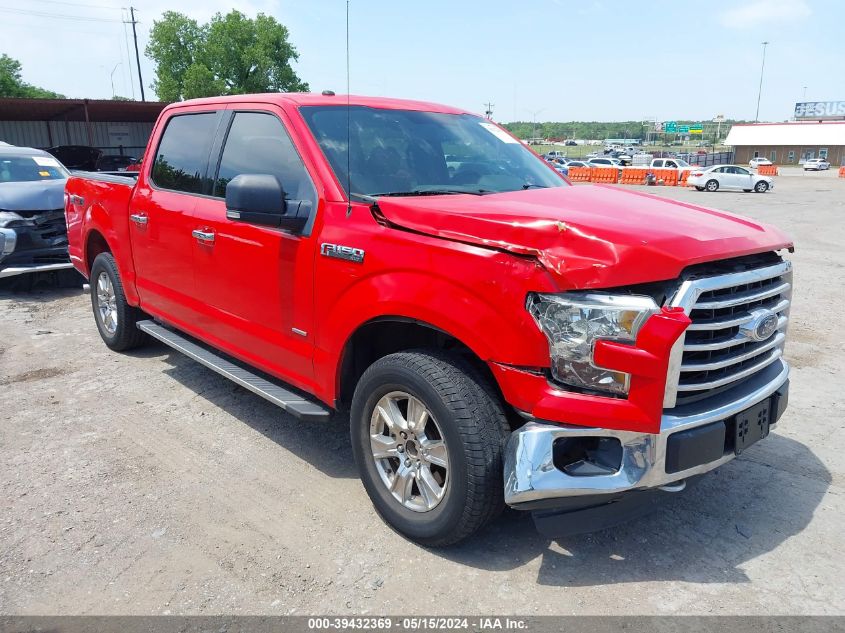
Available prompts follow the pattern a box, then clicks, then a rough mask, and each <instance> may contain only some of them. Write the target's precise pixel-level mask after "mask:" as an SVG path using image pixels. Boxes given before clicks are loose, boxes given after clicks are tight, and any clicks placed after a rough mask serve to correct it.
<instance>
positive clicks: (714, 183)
mask: <svg viewBox="0 0 845 633" xmlns="http://www.w3.org/2000/svg"><path fill="white" fill-rule="evenodd" d="M704 188H705V189H707V191H711V192H712V191H718V190H719V181H718V180H708V181H707V183H706V184H705V185H704Z"/></svg>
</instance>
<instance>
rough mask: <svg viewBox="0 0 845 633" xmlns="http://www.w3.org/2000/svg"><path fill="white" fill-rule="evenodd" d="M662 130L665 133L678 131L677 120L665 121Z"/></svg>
mask: <svg viewBox="0 0 845 633" xmlns="http://www.w3.org/2000/svg"><path fill="white" fill-rule="evenodd" d="M663 131H664V132H666V133H667V134H675V133H676V132H677V131H678V123H677V121H666V123H664V124H663Z"/></svg>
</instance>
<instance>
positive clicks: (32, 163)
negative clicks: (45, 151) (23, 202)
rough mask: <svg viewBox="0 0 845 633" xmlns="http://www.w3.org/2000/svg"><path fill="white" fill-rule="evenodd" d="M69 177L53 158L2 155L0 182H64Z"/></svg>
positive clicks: (0, 157) (0, 158)
mask: <svg viewBox="0 0 845 633" xmlns="http://www.w3.org/2000/svg"><path fill="white" fill-rule="evenodd" d="M69 175H70V174H69V173H68V171H67V170H66V169H65V168H64V167H62V164H61V163H60V162H59V161H57V160H56V159H55V158H53V157H52V156H25V155H24V156H8V155H0V182H27V181H30V182H31V181H35V180H63V179H64V178H67V177H68V176H69Z"/></svg>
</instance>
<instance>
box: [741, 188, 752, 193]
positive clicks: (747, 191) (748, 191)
mask: <svg viewBox="0 0 845 633" xmlns="http://www.w3.org/2000/svg"><path fill="white" fill-rule="evenodd" d="M743 191H744V192H745V193H751V189H743Z"/></svg>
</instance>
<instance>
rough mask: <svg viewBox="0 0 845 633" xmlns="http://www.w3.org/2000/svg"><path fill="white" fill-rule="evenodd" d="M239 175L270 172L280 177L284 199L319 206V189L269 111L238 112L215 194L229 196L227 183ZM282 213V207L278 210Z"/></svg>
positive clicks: (216, 180) (284, 132)
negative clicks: (316, 188)
mask: <svg viewBox="0 0 845 633" xmlns="http://www.w3.org/2000/svg"><path fill="white" fill-rule="evenodd" d="M239 174H270V175H273V176H276V178H278V180H279V183H280V184H281V185H282V189H283V190H284V192H285V198H286V199H288V200H298V201H303V202H308V203H310V204H311V208H312V209H314V208H316V206H317V192H316V190H315V189H314V184H313V183H312V182H311V178H310V177H309V176H308V172H307V171H306V170H305V165H303V163H302V159H301V158H300V157H299V154H298V153H297V152H296V148H295V147H294V146H293V142H292V141H291V139H290V136H288V133H287V131H286V130H285V127H284V125H282V122H281V121H280V120H279V119H278V118H277V117H276V116H274V115H272V114H270V113H266V112H237V113H236V114H235V117H234V119H233V120H232V125H231V127H230V128H229V134H228V135H227V137H226V146H225V147H224V149H223V156H222V157H221V158H220V167H219V169H218V170H217V177H216V178H215V181H214V195H215V196H219V197H221V198H223V197H225V196H226V185H227V184H228V183H229V182H230V181H231V180H232V178H234V177H235V176H238V175H239ZM279 212H280V213H281V209H279Z"/></svg>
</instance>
